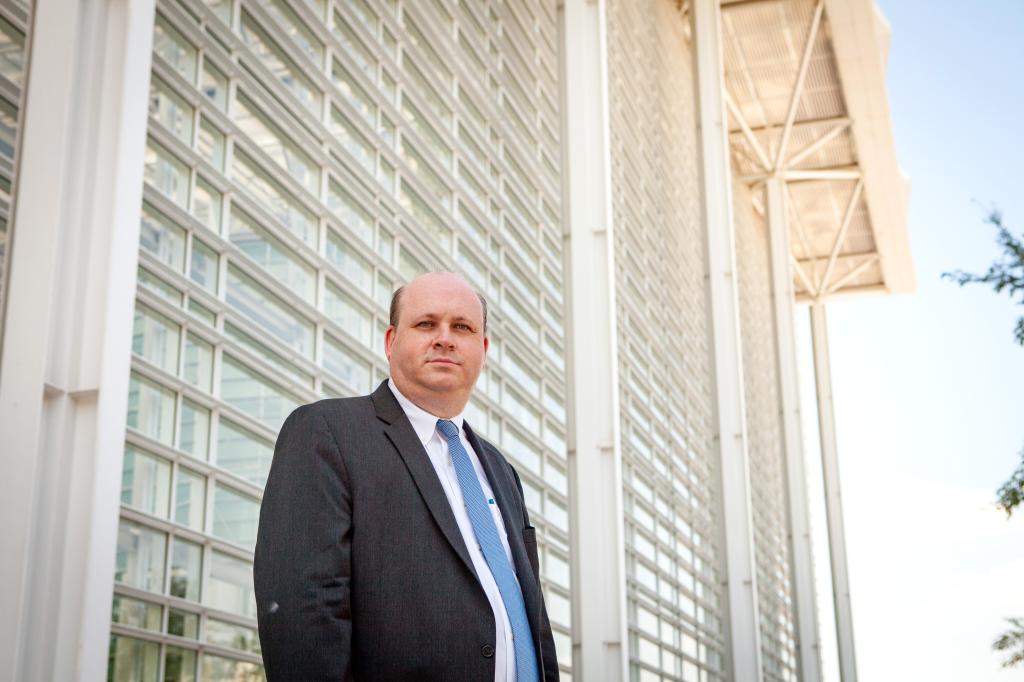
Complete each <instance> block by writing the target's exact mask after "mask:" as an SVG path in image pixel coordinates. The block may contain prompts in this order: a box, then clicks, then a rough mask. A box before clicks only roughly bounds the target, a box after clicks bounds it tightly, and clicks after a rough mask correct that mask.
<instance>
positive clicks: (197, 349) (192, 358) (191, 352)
mask: <svg viewBox="0 0 1024 682" xmlns="http://www.w3.org/2000/svg"><path fill="white" fill-rule="evenodd" d="M190 303H191V301H190ZM184 379H185V381H187V382H189V383H190V384H192V385H193V386H196V387H198V388H201V389H203V390H204V391H206V392H207V393H209V392H210V389H211V387H212V382H213V346H212V345H211V344H209V343H207V342H206V341H203V340H202V339H200V338H199V337H198V336H196V335H195V334H189V335H188V337H187V338H186V339H185V371H184Z"/></svg>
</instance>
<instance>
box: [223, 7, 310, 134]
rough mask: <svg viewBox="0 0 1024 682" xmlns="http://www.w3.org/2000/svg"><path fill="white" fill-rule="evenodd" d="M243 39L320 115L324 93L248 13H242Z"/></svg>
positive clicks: (306, 105) (285, 84)
mask: <svg viewBox="0 0 1024 682" xmlns="http://www.w3.org/2000/svg"><path fill="white" fill-rule="evenodd" d="M242 38H243V39H244V40H245V42H246V43H247V44H248V45H249V48H250V49H252V51H253V52H255V53H256V54H257V55H258V56H259V58H260V59H261V60H262V61H263V64H264V66H266V67H267V69H269V70H270V72H271V73H273V74H274V75H275V76H277V77H278V78H279V79H280V80H281V82H282V83H283V84H284V86H285V87H286V88H288V89H289V90H291V91H292V94H294V95H295V97H296V98H297V99H298V100H299V101H300V102H301V103H302V104H303V106H305V107H306V108H307V109H309V111H310V112H312V113H313V115H314V116H319V115H320V101H321V99H322V93H321V92H320V91H319V90H317V89H316V87H315V86H314V85H313V84H312V83H311V82H310V81H309V80H308V79H307V78H306V77H305V76H303V75H302V73H301V69H299V68H298V67H296V66H295V64H294V62H292V60H291V59H289V58H288V57H287V56H285V53H284V51H283V50H281V49H280V48H279V47H278V46H277V44H276V43H275V42H274V41H273V40H272V39H271V38H270V37H269V36H268V35H267V34H266V33H264V32H263V30H262V29H261V28H259V27H258V26H257V25H256V22H254V21H253V20H252V19H251V18H250V17H249V14H248V13H247V12H244V11H243V12H242Z"/></svg>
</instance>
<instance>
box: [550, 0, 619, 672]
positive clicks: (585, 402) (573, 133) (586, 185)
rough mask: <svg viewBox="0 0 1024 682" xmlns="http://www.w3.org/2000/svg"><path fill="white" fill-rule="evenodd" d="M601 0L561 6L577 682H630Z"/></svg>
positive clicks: (571, 0)
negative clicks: (592, 681) (582, 681)
mask: <svg viewBox="0 0 1024 682" xmlns="http://www.w3.org/2000/svg"><path fill="white" fill-rule="evenodd" d="M605 21H606V15H605V3H604V1H603V0H566V2H565V3H564V5H563V7H562V15H561V27H560V28H561V34H562V41H563V43H562V59H563V63H562V82H563V86H562V87H563V90H562V110H563V112H564V113H563V117H564V118H563V131H564V138H563V139H564V142H563V154H564V158H563V168H564V169H565V177H566V182H565V184H564V187H565V190H564V207H565V208H564V210H565V216H564V218H565V219H564V225H565V230H566V232H565V237H566V249H565V260H566V272H567V277H566V282H567V284H568V289H567V303H566V305H567V318H568V325H567V328H568V334H567V339H568V348H567V350H568V359H569V396H568V398H569V400H568V402H569V445H568V448H569V486H570V492H569V498H570V504H571V506H572V513H571V544H572V588H573V599H572V608H573V668H574V670H573V677H574V678H576V679H581V680H587V681H588V682H590V681H591V680H594V681H596V682H620V681H624V680H628V679H629V675H628V670H629V668H628V666H629V652H628V641H629V640H628V635H627V630H626V592H625V549H624V540H623V534H624V531H623V503H622V453H621V450H620V440H619V380H618V364H617V358H618V351H617V344H616V327H615V268H614V240H613V232H612V207H611V159H610V149H609V129H608V125H609V121H608V74H607V65H608V58H607V48H606V34H605Z"/></svg>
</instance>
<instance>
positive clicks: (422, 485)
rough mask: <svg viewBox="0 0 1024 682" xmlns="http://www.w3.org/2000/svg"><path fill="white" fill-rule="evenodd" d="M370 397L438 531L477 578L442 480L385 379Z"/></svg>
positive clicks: (386, 432) (385, 432) (386, 433)
mask: <svg viewBox="0 0 1024 682" xmlns="http://www.w3.org/2000/svg"><path fill="white" fill-rule="evenodd" d="M370 397H371V398H372V400H373V406H374V409H375V410H376V411H377V417H378V418H379V419H380V420H381V421H383V422H384V423H385V427H384V434H385V435H386V436H387V437H388V439H389V440H390V441H391V443H392V444H393V445H394V446H395V449H396V450H398V454H399V455H400V456H401V457H402V460H403V461H404V462H405V466H406V468H407V469H408V470H409V474H410V475H411V476H412V480H413V481H414V482H415V483H416V487H417V488H419V491H420V495H421V496H422V497H423V501H424V502H426V504H427V508H428V509H429V510H430V514H431V515H432V516H433V517H434V521H435V522H436V523H437V525H438V526H439V527H440V528H441V532H442V533H443V534H444V536H445V538H447V540H448V542H449V544H451V546H452V549H454V550H455V553H456V554H458V555H459V558H461V559H462V563H464V564H465V565H466V568H468V569H469V572H470V573H471V574H472V575H473V576H474V577H476V578H477V580H478V581H479V577H478V576H477V574H476V570H475V569H474V568H473V561H472V560H471V559H470V558H469V552H468V551H467V550H466V542H465V541H464V540H463V539H462V533H461V532H460V531H459V525H458V523H456V521H455V515H454V514H453V513H452V508H451V505H449V504H448V498H447V497H446V496H445V494H444V489H443V488H441V482H440V481H439V480H438V479H437V472H436V471H434V467H433V465H432V464H431V463H430V458H429V457H428V456H427V453H426V451H425V450H424V449H423V444H422V443H420V439H419V438H418V437H417V436H416V431H415V430H414V429H413V428H412V424H410V423H409V419H408V417H406V416H405V412H404V411H403V410H402V406H401V405H399V404H398V400H396V399H395V396H394V394H393V393H391V389H390V388H388V382H387V381H386V380H385V381H384V382H383V383H382V384H381V385H380V386H379V387H378V388H377V390H376V391H374V392H373V394H372V395H371V396H370Z"/></svg>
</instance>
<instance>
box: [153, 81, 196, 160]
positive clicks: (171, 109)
mask: <svg viewBox="0 0 1024 682" xmlns="http://www.w3.org/2000/svg"><path fill="white" fill-rule="evenodd" d="M149 115H150V116H152V117H153V118H155V119H156V120H157V121H159V122H160V124H161V125H163V126H164V127H165V128H167V130H168V131H170V133H171V134H172V135H174V136H175V137H176V138H178V139H179V140H181V142H182V143H183V144H186V145H191V144H192V117H193V116H194V115H195V109H193V108H192V106H191V105H190V104H188V102H186V101H185V99H184V98H183V97H181V95H179V94H178V93H176V92H174V91H173V90H171V88H170V87H168V85H167V84H166V83H164V82H163V81H162V80H160V79H159V78H158V77H156V76H153V77H152V79H151V80H150V83H149Z"/></svg>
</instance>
